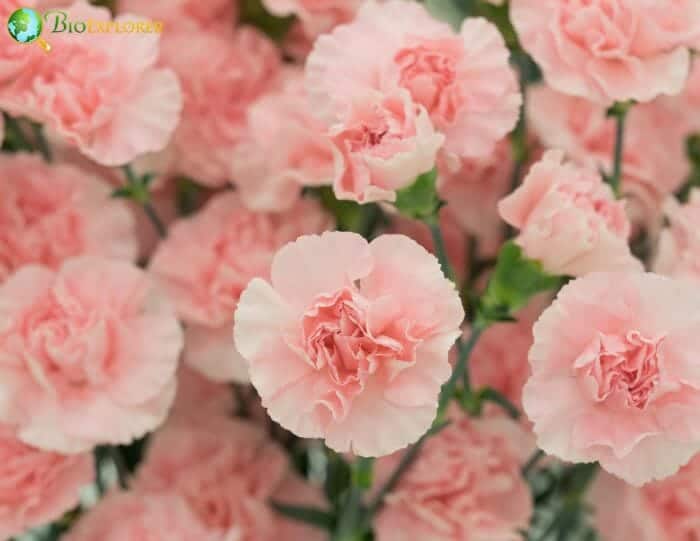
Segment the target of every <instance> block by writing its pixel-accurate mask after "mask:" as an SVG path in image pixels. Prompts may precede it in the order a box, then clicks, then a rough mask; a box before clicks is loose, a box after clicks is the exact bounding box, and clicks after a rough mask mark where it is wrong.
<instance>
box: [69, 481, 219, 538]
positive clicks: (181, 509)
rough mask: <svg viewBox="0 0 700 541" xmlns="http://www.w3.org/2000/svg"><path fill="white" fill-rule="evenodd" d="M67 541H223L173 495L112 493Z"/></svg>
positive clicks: (82, 521) (72, 532)
mask: <svg viewBox="0 0 700 541" xmlns="http://www.w3.org/2000/svg"><path fill="white" fill-rule="evenodd" d="M63 539H64V540H65V541H221V537H220V536H219V535H217V534H216V533H214V532H210V531H208V530H207V529H206V528H205V527H204V526H202V525H201V524H200V523H199V521H198V520H197V519H196V517H195V516H194V515H193V514H192V512H191V511H190V510H189V509H188V508H187V506H186V505H185V503H184V502H183V501H182V500H181V499H180V498H178V497H177V496H174V495H172V494H158V495H152V494H144V493H142V492H134V491H131V492H113V493H111V494H109V495H107V496H106V497H105V498H104V499H103V500H102V501H100V503H99V504H97V506H96V507H95V508H93V509H91V510H90V511H88V512H87V514H86V515H84V516H83V517H82V518H81V519H80V520H79V521H78V523H77V524H76V526H74V527H73V528H71V530H70V531H69V532H68V533H67V534H66V535H64V536H63Z"/></svg>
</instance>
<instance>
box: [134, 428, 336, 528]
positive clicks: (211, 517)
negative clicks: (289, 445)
mask: <svg viewBox="0 0 700 541" xmlns="http://www.w3.org/2000/svg"><path fill="white" fill-rule="evenodd" d="M136 484H137V487H138V489H139V490H144V491H147V492H149V493H155V494H163V493H167V494H176V495H178V496H180V497H181V498H183V499H184V500H185V501H186V502H187V506H188V507H189V509H190V510H191V511H192V512H193V513H194V514H195V516H196V517H197V519H198V520H199V522H200V523H201V524H203V525H204V526H206V528H207V529H208V530H209V531H211V532H217V533H218V534H219V535H220V536H222V537H220V539H235V540H237V541H238V540H240V541H274V540H276V539H281V540H284V541H322V540H324V539H325V536H324V532H323V531H321V530H318V529H314V528H310V527H305V526H303V525H300V524H299V523H296V522H291V521H288V520H286V519H283V518H281V517H280V515H278V514H277V513H276V512H275V511H274V510H273V509H272V508H271V507H270V506H269V502H270V501H271V500H272V501H277V502H281V503H286V504H296V505H316V506H322V504H321V502H322V498H321V497H320V494H319V493H318V491H317V490H316V489H314V488H313V487H311V486H310V485H307V484H306V483H304V482H303V481H302V480H301V479H300V478H299V477H297V476H296V474H294V473H293V472H292V471H291V468H290V464H289V461H288V459H287V456H286V454H285V452H284V450H283V449H282V448H281V447H280V446H278V445H277V444H276V443H275V442H273V441H272V440H270V439H268V437H267V435H266V434H265V432H264V431H263V430H262V429H261V428H260V427H258V426H256V425H254V424H251V423H247V422H244V421H240V420H235V419H227V418H224V417H215V418H210V419H209V420H208V421H204V420H203V421H202V422H200V423H197V424H193V423H179V422H171V423H168V424H167V425H166V426H165V427H163V429H162V430H160V431H159V432H157V433H156V434H155V436H154V437H153V438H152V440H151V443H150V445H149V448H148V453H147V456H146V459H145V461H144V463H143V464H142V466H141V468H140V470H139V472H138V477H137V482H136ZM188 541H190V540H189V539H188ZM191 541H195V540H191Z"/></svg>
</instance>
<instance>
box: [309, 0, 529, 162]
mask: <svg viewBox="0 0 700 541" xmlns="http://www.w3.org/2000/svg"><path fill="white" fill-rule="evenodd" d="M306 75H307V88H308V90H309V94H310V99H311V104H312V109H313V111H314V112H315V113H317V114H318V115H319V117H320V118H322V119H323V120H324V121H325V122H326V123H327V124H329V125H332V124H334V123H336V122H343V120H344V119H345V118H346V117H347V115H348V110H349V109H351V108H353V107H354V108H356V107H357V100H365V99H367V97H371V96H372V93H371V91H379V92H381V93H382V94H383V95H385V96H387V97H389V96H393V95H395V93H396V89H397V88H402V89H404V90H407V91H408V92H409V93H410V96H411V99H412V101H413V102H414V103H415V104H417V105H420V106H421V107H422V108H424V109H425V110H426V111H427V113H428V115H429V116H430V119H431V120H432V123H433V124H434V126H435V128H436V129H437V130H438V131H440V132H441V133H443V134H444V135H445V149H446V150H447V151H448V152H449V153H451V154H457V155H460V156H466V157H475V156H484V155H487V154H488V153H489V152H491V149H492V147H493V146H494V144H495V143H496V142H497V141H499V140H500V139H502V138H503V137H504V136H505V135H506V134H507V133H508V132H510V131H511V129H512V128H513V127H514V126H515V123H516V122H517V119H518V112H519V107H520V102H521V97H520V93H519V91H518V85H517V80H516V77H515V74H514V72H513V70H512V69H511V68H510V66H509V65H508V50H507V48H506V46H505V43H504V41H503V38H502V37H501V34H500V32H499V31H498V29H497V28H496V27H495V26H494V25H493V24H491V23H489V22H487V21H486V20H484V19H479V18H468V19H466V20H465V21H464V23H463V24H462V28H461V30H460V32H459V34H455V33H454V31H453V30H452V29H451V28H450V26H449V25H447V24H446V23H442V22H439V21H437V20H435V19H433V18H432V17H431V16H430V14H429V13H428V12H427V10H426V9H425V7H424V6H422V5H420V4H417V3H412V2H404V1H401V0H389V1H387V2H382V3H377V2H374V1H370V2H366V3H365V4H364V5H363V6H362V7H361V8H360V10H359V13H358V15H357V17H356V18H355V20H354V21H353V22H351V23H349V24H347V25H341V26H338V27H336V28H335V29H334V30H333V31H332V32H331V33H330V34H326V35H323V36H321V37H320V38H319V39H318V40H317V41H316V43H315V45H314V49H313V51H312V52H311V54H310V55H309V58H308V61H307V65H306Z"/></svg>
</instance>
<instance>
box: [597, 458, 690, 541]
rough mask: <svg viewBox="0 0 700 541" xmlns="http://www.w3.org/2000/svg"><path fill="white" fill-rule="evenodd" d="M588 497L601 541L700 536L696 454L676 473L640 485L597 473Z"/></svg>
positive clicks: (679, 540)
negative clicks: (661, 479)
mask: <svg viewBox="0 0 700 541" xmlns="http://www.w3.org/2000/svg"><path fill="white" fill-rule="evenodd" d="M589 500H590V503H591V505H592V506H593V507H594V509H595V516H594V518H595V525H596V528H597V529H598V531H599V532H600V534H601V539H602V541H690V540H692V539H697V538H700V457H699V456H696V457H695V458H694V459H693V460H691V461H690V463H689V464H688V465H686V466H684V467H683V468H682V469H681V470H680V471H679V472H678V473H677V474H676V475H674V476H672V477H669V478H668V479H665V480H663V481H658V482H655V483H649V484H648V485H646V486H644V487H642V488H636V487H632V486H630V485H627V484H625V483H623V482H622V481H620V480H618V479H616V478H614V477H612V476H609V475H600V476H599V477H598V478H597V479H596V481H595V483H594V485H593V486H592V487H591V491H590V497H589Z"/></svg>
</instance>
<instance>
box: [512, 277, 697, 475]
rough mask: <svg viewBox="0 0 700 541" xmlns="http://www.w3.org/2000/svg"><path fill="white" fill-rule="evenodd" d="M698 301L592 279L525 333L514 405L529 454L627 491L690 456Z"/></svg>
mask: <svg viewBox="0 0 700 541" xmlns="http://www.w3.org/2000/svg"><path fill="white" fill-rule="evenodd" d="M699 318H700V296H699V295H698V291H697V287H695V286H693V285H690V284H685V283H683V282H679V281H674V280H672V279H670V278H665V277H662V276H658V275H655V274H644V273H637V272H627V273H622V272H621V273H593V274H590V275H588V276H586V277H584V278H580V279H578V280H575V281H574V282H571V283H569V284H568V285H567V286H565V287H564V288H563V289H562V290H561V291H560V292H559V296H558V297H557V300H556V301H555V302H554V303H553V304H552V305H551V306H550V307H549V308H548V309H547V310H545V312H544V313H543V315H542V316H541V317H540V319H539V320H538V322H537V323H536V324H535V327H534V337H535V341H534V345H533V346H532V349H531V350H530V355H529V359H530V365H531V367H532V372H533V375H532V377H531V378H530V380H529V381H528V382H527V384H526V385H525V390H524V392H523V405H524V408H525V412H526V413H527V415H528V416H529V418H530V419H531V420H532V422H533V423H534V431H535V433H536V434H537V438H538V444H539V446H540V447H541V448H542V449H543V450H544V451H546V452H547V453H549V454H552V455H555V456H557V457H559V458H561V459H562V460H567V461H571V462H593V461H599V462H600V464H601V466H602V467H603V468H604V469H605V470H607V471H609V472H610V473H612V474H614V475H616V476H618V477H620V478H622V479H624V480H625V481H627V482H628V483H631V484H634V485H642V484H644V483H647V482H649V481H651V480H653V479H662V478H664V477H668V476H670V475H673V474H674V473H675V472H676V471H677V470H678V468H679V467H680V466H682V465H683V464H685V463H687V462H688V461H689V460H690V458H691V457H692V456H693V455H694V454H696V453H697V452H698V451H700V419H699V418H698V415H697V408H698V407H699V406H700V376H699V375H698V370H697V362H696V359H697V355H696V353H697V351H698V348H700V319H699Z"/></svg>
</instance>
